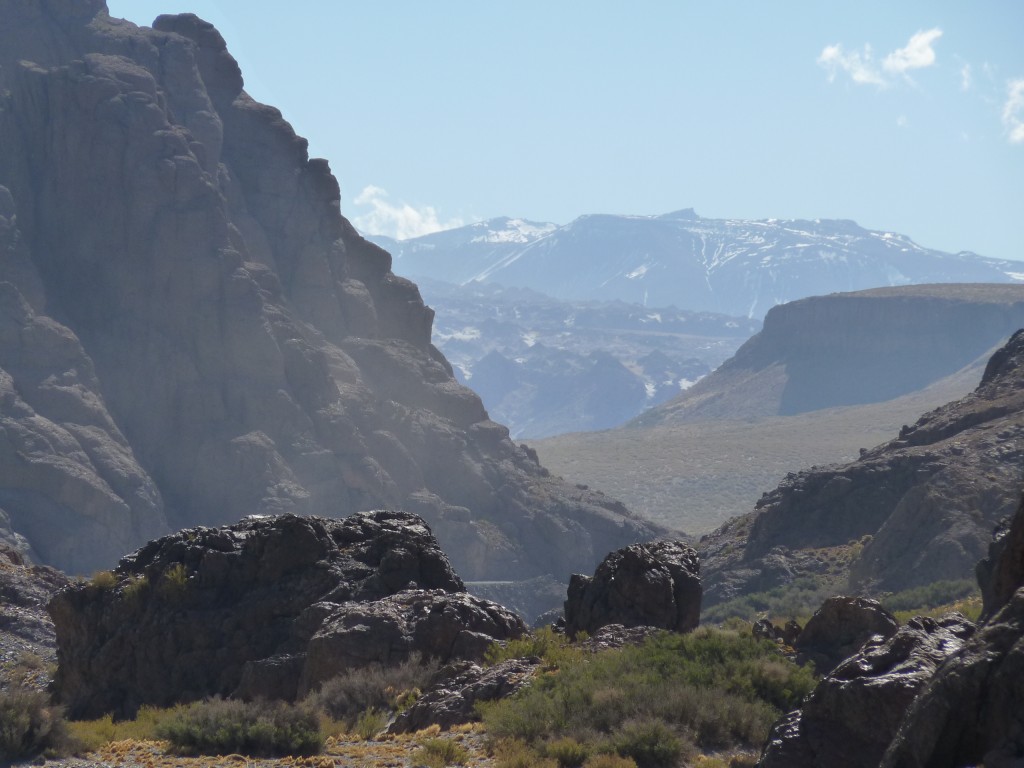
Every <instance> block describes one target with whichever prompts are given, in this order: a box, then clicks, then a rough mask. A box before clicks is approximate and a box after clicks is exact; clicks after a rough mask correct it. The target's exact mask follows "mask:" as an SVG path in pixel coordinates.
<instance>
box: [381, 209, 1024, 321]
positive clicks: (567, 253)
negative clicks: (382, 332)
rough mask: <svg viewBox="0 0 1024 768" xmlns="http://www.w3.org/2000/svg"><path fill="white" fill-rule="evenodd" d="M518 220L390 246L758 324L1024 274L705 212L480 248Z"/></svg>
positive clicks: (584, 294) (577, 295) (515, 278)
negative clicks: (882, 291) (803, 308)
mask: <svg viewBox="0 0 1024 768" xmlns="http://www.w3.org/2000/svg"><path fill="white" fill-rule="evenodd" d="M508 221H509V219H508V218H507V217H503V218H500V219H493V220H490V221H485V222H478V223H476V224H472V225H469V226H467V227H462V228H457V229H453V230H446V231H442V232H437V233H433V234H428V235H423V236H421V237H418V238H413V239H410V240H404V241H396V240H388V241H387V242H388V245H389V247H390V248H391V249H392V251H393V254H394V257H395V268H396V269H397V270H398V271H399V272H400V273H401V274H408V275H410V276H422V277H431V278H433V279H437V280H443V281H446V282H453V283H457V284H462V283H468V282H473V281H476V282H499V283H502V284H505V285H509V286H517V287H525V288H534V289H536V290H541V291H544V292H545V293H548V294H550V295H552V296H554V297H556V298H559V299H567V300H576V299H599V300H612V299H618V300H621V301H626V302H629V303H636V304H642V305H651V306H665V307H667V306H676V307H683V308H686V309H690V310H699V311H711V312H720V313H722V314H728V315H738V316H742V317H750V318H758V319H759V318H761V317H763V316H764V315H765V314H766V313H767V311H768V310H769V309H770V308H771V307H773V306H775V305H777V304H782V303H786V302H789V301H793V300H796V299H800V298H804V297H807V296H814V295H822V294H828V293H833V292H836V291H847V292H848V291H854V290H860V289H867V288H873V287H877V286H884V285H906V284H918V283H932V282H939V283H942V282H1008V283H1013V282H1022V281H1024V267H1022V266H1021V265H1020V264H1019V263H1017V262H1011V261H1005V260H998V259H991V258H987V257H984V256H979V255H978V254H975V253H972V252H969V251H961V252H958V253H946V252H943V251H938V250H934V249H929V248H924V247H923V246H920V245H918V244H917V243H915V242H914V241H913V240H911V239H910V238H909V237H907V236H905V235H901V234H898V233H894V232H882V231H875V230H869V229H865V228H863V227H861V226H859V225H858V224H857V223H856V222H853V221H850V220H846V219H824V220H822V219H816V220H809V219H760V220H742V219H706V218H702V217H700V216H698V215H697V214H696V213H695V212H694V211H693V209H684V210H682V211H676V212H672V213H668V214H662V215H660V216H637V215H617V214H586V215H583V216H580V217H578V218H576V219H574V220H573V221H572V222H570V223H569V224H566V225H563V226H556V225H552V224H542V225H536V224H533V226H535V227H536V228H537V229H538V230H539V231H538V233H537V234H536V235H534V236H532V237H530V236H525V237H523V238H520V241H519V242H513V241H512V240H513V238H512V237H511V236H510V237H507V238H501V237H495V238H494V240H495V241H496V242H491V243H488V244H487V246H486V247H478V246H477V245H476V244H475V243H474V237H476V236H477V235H476V234H474V233H478V232H480V231H481V230H487V231H494V232H502V231H505V230H503V229H502V227H505V226H507V222H508ZM552 227H554V228H552ZM371 239H373V238H371ZM498 241H500V245H498Z"/></svg>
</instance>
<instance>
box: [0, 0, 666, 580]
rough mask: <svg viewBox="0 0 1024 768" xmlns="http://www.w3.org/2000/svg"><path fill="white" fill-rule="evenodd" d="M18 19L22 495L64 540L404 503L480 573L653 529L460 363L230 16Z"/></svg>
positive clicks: (9, 394) (24, 521) (6, 435)
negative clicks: (541, 439) (232, 42)
mask: <svg viewBox="0 0 1024 768" xmlns="http://www.w3.org/2000/svg"><path fill="white" fill-rule="evenodd" d="M0 19H3V23H2V24H0V146H3V147H4V151H3V152H2V153H0V268H2V270H0V275H2V279H0V310H2V311H0V427H2V432H0V509H2V510H3V511H4V512H5V513H6V515H7V517H9V519H10V521H11V528H12V529H13V531H15V532H17V533H18V534H21V535H23V536H24V537H26V538H27V539H28V542H29V544H30V545H31V546H32V547H33V548H34V551H35V552H36V553H37V554H38V556H39V557H40V558H41V559H42V560H44V561H45V562H48V563H52V564H55V565H57V566H59V567H61V568H63V569H65V570H68V571H71V572H79V573H83V572H84V573H88V572H91V571H92V570H95V569H97V568H105V567H109V566H110V565H111V564H112V563H114V562H116V560H117V558H118V557H119V556H120V555H121V554H123V553H124V552H126V551H130V550H131V549H133V548H135V547H138V546H140V545H141V544H142V543H144V542H145V541H146V540H148V539H150V538H153V537H155V536H157V535H160V534H162V533H165V532H167V531H169V530H174V529H178V528H183V527H188V526H194V525H201V524H202V525H217V524H222V523H226V522H230V521H233V520H237V519H239V518H240V517H242V516H244V515H247V514H283V513H298V514H316V515H325V516H332V517H341V516H344V515H347V514H350V513H352V512H356V511H359V510H364V509H372V508H379V507H390V508H405V509H409V510H411V511H414V512H416V513H418V514H421V515H423V516H424V517H425V518H426V519H428V520H429V521H430V523H431V525H432V526H433V528H434V529H435V530H436V531H437V534H438V536H439V537H440V539H441V540H442V542H443V543H444V545H445V547H446V549H447V550H448V551H450V552H451V553H452V556H453V557H454V558H455V561H456V565H457V567H458V569H459V571H460V572H461V573H462V574H463V575H465V576H466V577H467V578H475V579H509V578H527V577H532V576H537V575H542V574H545V573H549V572H554V573H555V575H556V576H557V577H559V578H562V579H564V578H567V576H568V574H569V573H570V572H571V571H572V570H579V569H581V568H587V569H589V568H592V567H593V565H594V563H596V562H597V560H598V559H599V558H600V557H601V556H602V555H603V554H604V553H605V552H607V551H609V550H611V549H615V548H617V547H621V546H623V545H624V544H627V543H629V542H632V541H636V540H640V539H643V538H647V537H649V536H650V535H651V531H650V530H649V529H648V528H647V527H646V526H645V525H644V524H642V523H641V522H639V521H638V520H636V519H635V518H633V517H632V516H631V515H630V514H629V513H628V512H627V511H626V509H625V508H624V507H622V505H620V504H617V503H615V502H613V501H611V500H608V499H606V498H604V497H601V496H599V495H597V494H594V493H590V492H584V491H580V490H579V489H572V488H570V487H568V486H566V485H565V484H563V483H562V482H561V481H557V480H555V479H552V478H550V477H549V476H548V473H547V472H546V471H545V470H544V469H543V468H542V467H540V466H539V465H538V464H537V462H536V460H535V457H534V456H533V455H531V454H530V453H529V452H528V451H526V450H524V449H522V448H520V447H517V446H516V445H514V444H513V443H512V442H511V441H510V440H509V436H508V431H507V430H506V429H505V428H504V427H502V426H501V425H499V424H496V423H494V422H492V421H491V420H490V419H489V418H488V415H487V413H486V412H485V410H484V408H483V406H482V405H481V403H480V400H479V398H477V397H476V395H474V394H473V393H472V392H471V391H469V390H468V389H466V388H464V387H462V386H460V385H459V384H457V382H456V381H455V379H454V378H453V376H452V370H451V367H450V366H449V365H448V363H447V362H446V361H445V359H444V358H443V356H442V355H441V354H440V353H439V352H438V351H437V350H436V349H435V348H434V347H433V346H432V345H431V344H430V332H431V321H432V312H431V310H430V309H429V308H428V307H426V306H424V304H423V302H422V300H421V298H420V294H419V291H418V290H417V288H416V286H415V285H413V284H412V283H410V282H409V281H407V280H404V279H402V278H399V277H396V276H395V275H394V274H393V273H392V272H391V269H390V266H391V259H390V256H389V255H388V254H387V253H386V252H385V251H383V250H381V249H380V248H378V247H377V246H374V245H372V244H370V243H368V242H366V241H365V240H363V239H362V238H361V237H360V236H359V235H358V234H357V233H356V232H355V230H354V229H353V228H352V226H351V224H350V223H349V222H348V221H347V220H346V219H345V218H344V217H343V216H342V215H341V213H340V209H339V200H340V192H339V186H338V182H337V181H336V180H335V178H334V177H333V176H332V175H331V173H330V170H329V168H328V164H327V162H326V161H325V160H321V159H311V158H310V157H309V156H308V153H307V143H306V141H305V140H304V139H302V138H301V137H299V136H297V135H296V134H295V132H294V131H293V130H292V128H291V126H290V125H289V124H288V122H287V121H286V120H285V119H284V117H283V116H282V115H281V113H280V112H278V111H277V110H276V109H274V108H273V107H269V106H266V105H264V104H260V103H258V102H256V101H254V100H253V99H252V98H251V97H250V96H249V95H248V94H247V93H246V92H245V90H244V88H243V80H242V75H241V72H240V71H239V68H238V65H237V63H236V62H235V60H234V59H233V58H232V57H231V55H230V54H229V53H228V51H227V49H226V46H225V43H224V40H223V38H222V37H221V36H220V34H219V33H218V32H217V31H216V30H215V29H214V28H213V27H212V26H210V25H209V24H207V23H206V22H204V21H202V20H200V19H198V18H196V17H195V16H193V15H189V14H184V15H180V16H161V17H159V18H158V19H157V20H156V21H155V22H154V24H153V28H152V29H149V28H139V27H136V26H135V25H133V24H131V23H128V22H125V21H121V20H118V19H113V18H110V16H109V15H108V13H107V10H106V7H105V4H104V2H103V1H102V0H75V1H74V2H71V0H39V2H32V3H24V2H18V1H17V0H0ZM357 119H358V118H357Z"/></svg>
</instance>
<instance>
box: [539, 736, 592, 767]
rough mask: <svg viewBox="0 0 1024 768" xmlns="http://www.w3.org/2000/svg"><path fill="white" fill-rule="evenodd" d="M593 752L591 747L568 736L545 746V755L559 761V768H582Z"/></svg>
mask: <svg viewBox="0 0 1024 768" xmlns="http://www.w3.org/2000/svg"><path fill="white" fill-rule="evenodd" d="M592 751H593V750H592V748H591V747H590V746H589V745H587V744H582V743H580V742H579V741H577V740H576V739H573V738H570V737H568V736H566V737H563V738H561V739H555V740H554V741H549V742H548V743H547V744H545V745H544V754H545V755H547V756H548V757H550V758H553V759H555V760H557V761H558V766H559V768H580V766H582V765H583V764H584V763H585V762H586V761H587V758H588V757H590V753H591V752H592Z"/></svg>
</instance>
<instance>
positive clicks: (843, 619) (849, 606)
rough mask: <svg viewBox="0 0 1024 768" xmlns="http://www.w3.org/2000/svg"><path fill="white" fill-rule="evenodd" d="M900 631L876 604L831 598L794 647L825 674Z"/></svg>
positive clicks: (889, 615) (892, 618) (857, 599)
mask: <svg viewBox="0 0 1024 768" xmlns="http://www.w3.org/2000/svg"><path fill="white" fill-rule="evenodd" d="M898 628H899V622H898V621H896V618H895V617H894V616H893V615H892V614H891V613H889V612H888V611H887V610H885V609H884V608H883V607H882V606H881V605H880V604H879V603H878V601H876V600H868V599H865V598H863V597H844V596H839V597H830V598H829V599H828V600H826V601H825V602H824V603H822V605H821V608H819V609H818V610H817V611H815V612H814V615H813V616H811V618H810V619H808V621H807V624H806V625H805V626H804V628H803V630H802V631H801V632H800V634H799V636H798V637H797V638H796V642H795V643H794V644H793V646H794V648H796V650H797V651H798V652H799V653H800V655H801V656H802V657H803V658H804V659H805V660H809V661H812V662H813V663H814V666H815V667H816V668H817V670H818V671H819V672H820V673H822V674H824V673H826V672H829V671H831V670H832V669H833V668H834V667H835V666H836V665H837V664H839V662H841V661H842V660H843V659H846V658H849V657H850V656H852V655H853V654H854V653H856V652H857V651H858V650H859V649H860V647H861V646H862V645H864V643H866V642H867V641H868V640H870V639H871V638H873V637H875V636H878V637H880V638H881V639H882V640H888V639H889V638H890V637H892V636H893V635H894V634H896V630H897V629H898Z"/></svg>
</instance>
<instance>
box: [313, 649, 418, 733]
mask: <svg viewBox="0 0 1024 768" xmlns="http://www.w3.org/2000/svg"><path fill="white" fill-rule="evenodd" d="M437 669H438V663H437V661H436V660H433V659H430V660H428V661H426V662H424V661H423V660H422V657H421V656H420V655H419V654H418V653H414V654H412V655H411V656H410V657H409V659H408V660H406V661H403V662H402V663H400V664H395V665H393V666H384V665H381V664H372V665H370V666H368V667H363V668H361V669H349V670H346V671H345V672H343V673H342V674H340V675H338V676H337V677H334V678H331V679H330V680H328V681H327V682H326V683H324V684H323V685H322V686H321V687H320V690H319V691H317V692H316V693H314V694H312V695H311V696H310V698H309V701H310V703H311V704H313V705H314V706H317V707H319V708H321V709H323V710H324V712H326V713H327V714H328V715H330V716H331V717H333V718H335V719H338V720H346V721H347V722H349V724H350V725H351V724H352V723H354V722H355V719H356V718H357V717H358V716H359V715H360V714H361V713H363V712H365V711H367V710H368V709H378V710H396V709H397V710H401V709H407V708H408V707H409V706H411V705H412V704H413V703H414V702H415V701H416V699H417V698H418V696H419V691H420V690H421V689H423V688H426V687H427V685H428V684H429V682H430V680H431V678H432V677H433V676H434V675H435V674H436V673H437Z"/></svg>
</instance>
